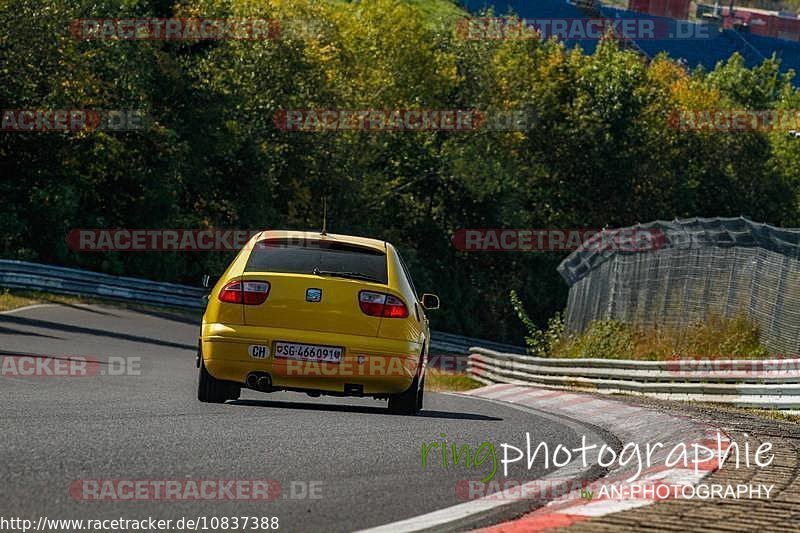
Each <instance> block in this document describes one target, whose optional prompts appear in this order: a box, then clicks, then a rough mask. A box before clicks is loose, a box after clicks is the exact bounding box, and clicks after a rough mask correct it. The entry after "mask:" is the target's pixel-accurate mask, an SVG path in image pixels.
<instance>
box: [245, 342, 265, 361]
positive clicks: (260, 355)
mask: <svg viewBox="0 0 800 533" xmlns="http://www.w3.org/2000/svg"><path fill="white" fill-rule="evenodd" d="M247 351H248V353H249V354H250V357H252V358H253V359H266V358H267V357H269V347H267V346H263V345H261V344H252V345H250V347H249V348H248V349H247Z"/></svg>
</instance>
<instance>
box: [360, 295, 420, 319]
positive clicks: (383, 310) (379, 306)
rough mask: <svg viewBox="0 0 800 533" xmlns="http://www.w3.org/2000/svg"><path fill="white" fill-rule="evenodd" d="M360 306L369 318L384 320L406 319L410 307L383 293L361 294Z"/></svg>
mask: <svg viewBox="0 0 800 533" xmlns="http://www.w3.org/2000/svg"><path fill="white" fill-rule="evenodd" d="M358 305H359V306H360V307H361V310H362V311H363V312H364V313H365V314H367V315H369V316H380V317H384V318H406V317H407V316H408V307H406V304H405V303H403V300H401V299H400V298H397V297H396V296H392V295H391V294H384V293H382V292H372V291H361V292H359V293H358Z"/></svg>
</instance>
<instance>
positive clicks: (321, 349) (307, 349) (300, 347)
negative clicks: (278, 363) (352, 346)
mask: <svg viewBox="0 0 800 533" xmlns="http://www.w3.org/2000/svg"><path fill="white" fill-rule="evenodd" d="M343 354H344V348H337V347H336V346H319V345H316V344H298V343H296V342H276V343H275V357H281V358H283V359H299V360H301V361H320V362H325V363H339V362H341V361H342V355H343Z"/></svg>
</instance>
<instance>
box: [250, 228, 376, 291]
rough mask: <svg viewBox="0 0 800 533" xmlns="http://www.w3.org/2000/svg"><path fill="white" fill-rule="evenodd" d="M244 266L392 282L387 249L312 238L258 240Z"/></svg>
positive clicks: (254, 269)
mask: <svg viewBox="0 0 800 533" xmlns="http://www.w3.org/2000/svg"><path fill="white" fill-rule="evenodd" d="M245 269H246V271H247V272H287V273H291V274H314V273H318V272H320V273H322V274H323V275H326V274H327V275H336V274H341V275H342V276H341V277H357V276H362V277H365V278H373V279H375V280H377V281H378V282H379V283H387V282H388V281H389V275H388V273H387V268H386V254H385V253H384V252H381V251H379V250H373V249H371V248H362V247H360V246H354V245H352V244H344V243H339V242H331V241H320V240H313V239H266V240H262V241H259V242H257V243H256V245H255V246H254V247H253V251H252V252H251V253H250V257H249V258H248V260H247V266H246V267H245ZM344 274H348V275H344ZM353 274H355V276H353Z"/></svg>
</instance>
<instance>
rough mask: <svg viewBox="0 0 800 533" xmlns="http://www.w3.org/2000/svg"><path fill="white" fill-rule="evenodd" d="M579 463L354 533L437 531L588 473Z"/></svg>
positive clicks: (576, 427)
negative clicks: (549, 483)
mask: <svg viewBox="0 0 800 533" xmlns="http://www.w3.org/2000/svg"><path fill="white" fill-rule="evenodd" d="M440 394H446V395H448V396H458V397H460V398H464V397H467V398H473V399H480V400H484V401H487V402H490V403H494V404H497V405H501V406H503V407H510V408H511V409H516V410H518V411H523V412H526V413H531V414H535V415H536V416H539V417H541V418H547V419H550V420H553V421H555V422H557V423H559V424H561V425H563V426H567V427H569V428H570V429H572V430H573V431H576V433H578V434H580V433H581V432H583V434H585V435H586V437H587V438H586V440H587V442H590V443H594V442H597V443H598V444H599V443H603V442H605V440H603V439H602V438H601V437H600V436H599V435H598V434H597V433H596V432H594V431H592V430H591V429H589V428H587V427H585V426H583V425H581V424H578V423H577V422H574V421H572V420H563V419H561V418H559V417H558V416H555V415H552V414H550V413H546V412H544V411H539V410H537V409H534V408H532V407H527V406H524V405H519V404H513V403H509V402H503V401H499V400H494V399H491V398H483V397H481V396H475V395H469V396H468V395H464V394H457V393H451V392H444V393H440ZM579 464H580V462H579V461H578V460H577V459H575V460H573V461H572V462H571V463H569V464H568V465H567V466H565V467H563V468H560V469H558V470H556V471H555V472H551V473H550V474H547V475H546V476H542V477H541V478H539V479H537V480H534V481H531V482H530V483H525V484H524V485H520V486H518V487H514V488H511V489H506V490H504V491H503V492H502V493H501V494H502V496H501V497H498V493H493V494H490V495H488V496H484V497H483V498H480V499H477V500H473V501H469V502H464V503H459V504H456V505H453V506H451V507H446V508H444V509H440V510H438V511H432V512H430V513H426V514H422V515H419V516H415V517H412V518H407V519H405V520H398V521H397V522H392V523H390V524H385V525H382V526H377V527H374V528H370V529H363V530H361V531H358V532H356V533H394V532H398V531H399V532H412V531H425V530H428V529H434V528H437V527H439V528H440V527H443V526H446V525H448V524H451V523H454V522H458V521H459V520H463V519H465V518H468V517H471V516H475V515H480V514H482V513H486V512H489V511H492V510H494V509H498V508H500V507H505V506H507V505H513V504H515V503H518V502H520V501H522V500H524V499H525V498H521V497H520V496H519V495H520V494H526V493H528V494H536V493H537V490H536V489H537V488H541V483H542V481H545V480H548V479H550V478H554V477H557V478H558V479H560V480H564V481H565V483H569V481H570V480H573V479H575V478H577V477H578V476H580V475H582V474H584V473H586V472H588V471H589V470H590V469H591V468H592V467H593V466H594V464H591V465H588V467H587V468H585V469H582V468H579V467H578V465H579ZM527 489H530V490H527Z"/></svg>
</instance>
